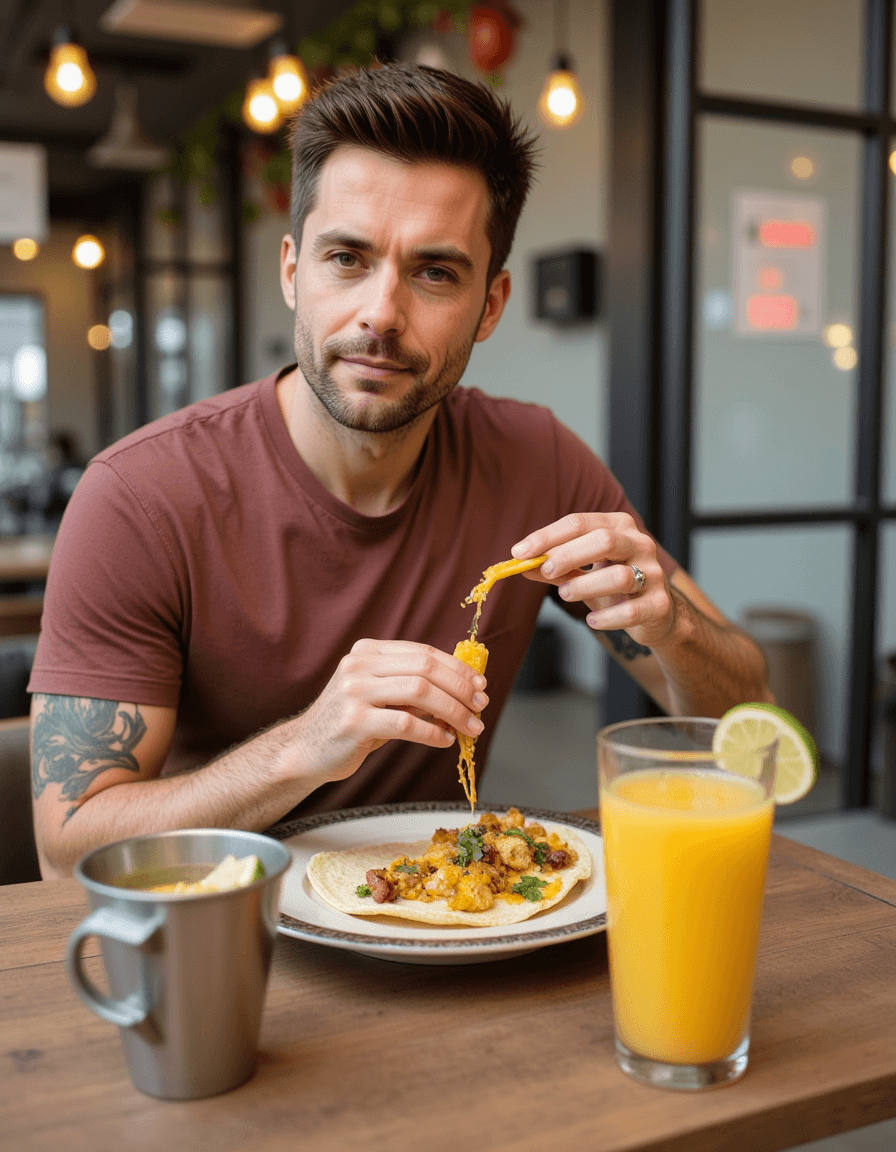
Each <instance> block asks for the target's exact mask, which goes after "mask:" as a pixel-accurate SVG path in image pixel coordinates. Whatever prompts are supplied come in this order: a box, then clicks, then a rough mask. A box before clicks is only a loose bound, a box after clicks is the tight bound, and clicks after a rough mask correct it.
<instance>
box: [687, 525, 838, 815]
mask: <svg viewBox="0 0 896 1152" xmlns="http://www.w3.org/2000/svg"><path fill="white" fill-rule="evenodd" d="M851 553H852V530H851V529H850V528H848V527H845V526H841V525H833V526H830V527H824V526H815V525H813V526H811V527H790V526H788V527H781V528H761V529H743V528H742V529H715V530H714V529H703V530H701V531H699V532H697V533H695V535H694V539H693V556H692V563H691V567H692V570H693V574H694V576H695V578H696V580H697V582H698V583H699V585H700V586H701V587H702V588H703V589H704V590H705V591H706V593H707V595H708V596H709V597H710V598H711V599H712V600H713V601H714V602H715V603H716V604H718V606H719V607H720V608H721V609H722V611H723V612H725V613H726V615H728V616H729V617H730V618H731V619H732V620H735V621H738V622H740V623H741V624H742V625H744V626H745V627H746V628H747V630H748V631H750V632H751V634H752V635H753V636H754V637H755V638H756V640H757V641H758V642H759V643H760V645H761V646H762V647H764V648H765V649H766V657H767V659H768V661H769V667H770V671H771V672H772V677H771V680H772V690H773V691H774V692H775V694H776V696H777V698H778V702H779V703H780V704H781V706H782V707H784V708H787V709H788V710H789V711H792V712H794V714H796V715H798V716H800V718H801V719H802V720H803V721H804V723H806V726H807V727H808V728H809V729H810V730H811V731H812V733H813V735H814V736H815V739H816V741H817V743H818V747H819V751H820V752H821V753H822V756H823V758H824V762H825V765H826V769H825V771H826V775H825V779H824V780H823V781H820V782H819V787H818V788H817V789H816V790H815V792H814V794H810V795H811V796H812V801H811V803H812V804H813V806H814V807H815V808H816V810H817V809H818V808H827V807H829V808H831V809H834V808H836V807H838V806H839V802H840V792H839V785H840V776H841V772H842V766H843V765H844V764H845V761H846V748H847V732H846V727H847V700H848V670H849V663H850V635H849V631H850V621H851V607H852V606H851V592H850V587H851V575H850V562H851ZM807 712H808V714H807Z"/></svg>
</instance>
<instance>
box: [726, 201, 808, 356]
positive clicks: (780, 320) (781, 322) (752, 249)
mask: <svg viewBox="0 0 896 1152" xmlns="http://www.w3.org/2000/svg"><path fill="white" fill-rule="evenodd" d="M824 215H825V213H824V201H822V200H820V199H818V197H815V196H792V195H788V194H787V193H783V192H757V191H754V190H750V189H738V190H736V191H735V192H734V196H733V204H732V220H731V237H732V244H733V252H732V260H731V271H732V280H733V284H732V298H733V302H734V330H735V332H737V333H738V335H740V336H771V335H775V336H778V335H790V336H813V335H817V334H818V333H819V332H821V327H822V321H823V316H824V310H823V305H824V301H823V294H824V285H823V269H824Z"/></svg>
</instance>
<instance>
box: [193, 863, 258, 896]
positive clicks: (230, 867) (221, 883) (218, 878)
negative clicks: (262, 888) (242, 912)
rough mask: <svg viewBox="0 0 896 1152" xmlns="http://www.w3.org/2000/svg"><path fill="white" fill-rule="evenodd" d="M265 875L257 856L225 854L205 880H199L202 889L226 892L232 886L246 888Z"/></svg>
mask: <svg viewBox="0 0 896 1152" xmlns="http://www.w3.org/2000/svg"><path fill="white" fill-rule="evenodd" d="M262 876H264V865H263V864H262V862H261V861H260V860H259V859H258V857H257V856H243V857H242V858H241V859H237V857H236V856H225V857H224V859H223V860H222V861H221V863H220V864H219V865H218V866H217V867H216V868H215V869H214V870H213V871H211V872H209V874H208V876H206V877H205V879H204V880H201V881H200V882H199V887H200V888H201V890H202V891H206V892H207V891H209V890H214V891H217V892H226V891H227V890H228V889H230V888H246V887H248V886H249V885H250V884H254V883H255V881H256V880H260V879H261V878H262Z"/></svg>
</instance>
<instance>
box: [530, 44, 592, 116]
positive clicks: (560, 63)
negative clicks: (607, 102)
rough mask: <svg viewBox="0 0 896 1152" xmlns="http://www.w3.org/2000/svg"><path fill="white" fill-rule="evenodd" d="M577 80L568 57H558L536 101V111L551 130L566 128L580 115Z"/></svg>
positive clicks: (580, 97)
mask: <svg viewBox="0 0 896 1152" xmlns="http://www.w3.org/2000/svg"><path fill="white" fill-rule="evenodd" d="M583 107H584V103H583V101H582V93H581V91H580V89H579V81H578V78H577V76H576V74H575V72H574V71H573V68H572V61H571V60H570V59H569V57H568V56H558V57H557V59H556V60H555V61H554V67H553V68H552V70H551V71H550V72H549V73H548V77H547V79H546V80H545V83H544V88H543V89H542V91H541V96H540V97H539V100H538V110H539V112H540V113H541V115H542V117H543V118H544V120H545V121H546V122H547V123H548V124H550V125H551V127H552V128H568V127H569V125H570V124H573V123H575V121H576V120H578V118H579V116H581V114H582V108H583Z"/></svg>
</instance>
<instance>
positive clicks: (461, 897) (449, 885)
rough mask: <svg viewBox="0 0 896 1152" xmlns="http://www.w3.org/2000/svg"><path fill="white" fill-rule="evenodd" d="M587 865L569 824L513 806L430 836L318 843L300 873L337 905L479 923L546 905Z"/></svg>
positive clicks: (521, 915)
mask: <svg viewBox="0 0 896 1152" xmlns="http://www.w3.org/2000/svg"><path fill="white" fill-rule="evenodd" d="M591 871H592V860H591V854H590V852H589V851H588V849H587V848H586V847H585V844H584V843H583V842H582V840H581V839H580V837H579V836H577V835H576V833H575V832H574V831H573V830H572V829H571V828H567V827H565V826H561V825H555V824H540V823H536V822H534V821H533V822H531V823H528V824H527V823H526V821H525V819H524V817H523V815H522V813H521V812H520V811H519V810H518V809H516V808H511V809H510V810H509V811H508V813H507V815H506V816H501V817H499V816H496V815H495V814H494V813H491V812H484V813H483V814H482V815H481V816H480V818H479V821H478V822H477V823H475V824H467V825H466V826H464V827H461V828H448V829H446V828H439V829H437V830H436V832H435V833H434V835H433V837H432V839H431V840H430V841H425V840H424V841H420V842H418V843H415V844H379V845H365V846H359V847H357V848H349V849H346V850H343V851H341V852H318V853H317V855H315V856H313V857H312V858H311V860H310V861H309V862H308V869H307V875H308V880H309V882H310V884H311V886H312V888H313V889H314V890H315V892H317V894H318V895H319V896H320V897H321V898H322V899H323V900H325V901H326V902H327V903H328V904H330V905H332V906H333V907H334V908H338V909H339V911H340V912H348V913H350V914H351V915H354V916H394V917H397V918H399V919H403V920H419V921H423V922H425V923H427V924H435V925H443V926H444V925H460V924H466V925H471V926H478V927H480V928H482V927H493V926H496V925H502V924H517V923H519V922H520V921H522V920H528V919H530V917H532V916H535V915H537V913H539V912H543V911H544V910H545V909H546V908H552V907H553V906H554V905H555V904H558V903H559V902H560V901H561V900H563V899H564V897H566V896H567V895H568V894H569V892H570V891H571V890H572V889H573V888H574V887H575V886H576V884H578V882H579V881H580V880H586V879H587V878H588V877H589V876H590V875H591Z"/></svg>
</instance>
